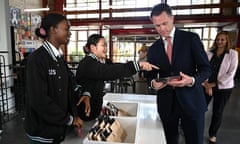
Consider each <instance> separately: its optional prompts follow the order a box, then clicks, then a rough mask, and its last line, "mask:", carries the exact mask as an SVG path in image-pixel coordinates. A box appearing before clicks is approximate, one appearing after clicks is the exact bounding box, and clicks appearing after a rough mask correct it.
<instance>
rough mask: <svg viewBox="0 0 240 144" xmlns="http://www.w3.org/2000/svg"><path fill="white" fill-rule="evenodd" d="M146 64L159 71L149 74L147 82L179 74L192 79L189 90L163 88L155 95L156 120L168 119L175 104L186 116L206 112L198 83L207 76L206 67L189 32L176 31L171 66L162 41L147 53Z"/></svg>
mask: <svg viewBox="0 0 240 144" xmlns="http://www.w3.org/2000/svg"><path fill="white" fill-rule="evenodd" d="M148 62H150V63H151V64H154V65H156V66H159V68H160V69H159V70H155V71H151V72H149V75H148V78H149V80H152V79H155V78H156V77H157V73H159V75H160V77H166V76H175V75H179V72H180V71H181V72H183V73H185V74H187V75H189V76H193V77H194V78H195V84H194V85H193V86H192V87H188V86H185V87H176V88H172V87H170V86H166V87H164V88H163V89H160V90H158V92H157V95H158V97H157V104H158V112H159V114H160V116H161V117H162V118H163V117H168V116H169V115H170V114H171V113H172V112H173V109H172V108H173V107H174V104H176V102H178V103H179V105H180V107H181V109H182V111H183V112H184V113H185V114H188V115H190V116H193V115H196V114H200V113H201V114H202V113H204V112H205V111H206V110H207V105H206V101H205V96H204V92H203V88H202V82H203V81H204V80H206V79H207V78H208V77H209V76H210V73H211V67H210V63H209V61H208V58H207V55H206V52H205V50H204V48H203V44H202V42H201V40H200V38H199V36H198V35H197V34H195V33H192V32H187V31H182V30H178V29H176V31H175V35H174V41H173V50H172V65H171V64H170V63H169V61H168V57H167V54H166V51H165V48H164V42H163V40H162V38H160V39H159V40H157V41H156V42H155V43H154V44H153V45H152V46H151V47H150V48H149V51H148Z"/></svg>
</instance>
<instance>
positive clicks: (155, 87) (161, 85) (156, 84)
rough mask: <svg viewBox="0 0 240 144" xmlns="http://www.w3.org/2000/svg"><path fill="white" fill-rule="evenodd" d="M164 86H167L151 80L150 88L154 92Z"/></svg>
mask: <svg viewBox="0 0 240 144" xmlns="http://www.w3.org/2000/svg"><path fill="white" fill-rule="evenodd" d="M165 86H167V83H164V82H157V81H156V80H155V79H153V80H152V87H153V88H154V89H155V90H160V89H162V88H164V87H165Z"/></svg>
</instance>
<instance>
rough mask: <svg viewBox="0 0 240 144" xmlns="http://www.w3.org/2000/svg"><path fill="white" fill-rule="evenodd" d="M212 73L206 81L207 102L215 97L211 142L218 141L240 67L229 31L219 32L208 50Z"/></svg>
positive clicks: (210, 128) (210, 134)
mask: <svg viewBox="0 0 240 144" xmlns="http://www.w3.org/2000/svg"><path fill="white" fill-rule="evenodd" d="M207 55H208V59H209V61H210V63H211V67H212V74H211V76H210V77H209V78H208V80H206V81H205V82H204V87H205V93H206V101H207V104H209V103H210V101H211V99H213V108H212V120H211V123H210V127H209V131H208V132H209V143H210V144H214V143H216V141H217V138H216V137H217V132H218V130H219V128H220V126H221V122H222V115H223V111H224V108H225V105H226V103H227V102H228V100H229V97H230V95H231V93H232V89H233V88H234V76H235V73H236V70H237V67H238V54H237V52H236V51H235V50H233V49H232V40H231V39H230V37H229V34H228V32H226V31H222V32H219V33H218V34H217V36H216V38H215V40H214V43H213V46H212V47H211V49H210V50H209V51H208V52H207Z"/></svg>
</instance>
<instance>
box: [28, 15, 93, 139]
mask: <svg viewBox="0 0 240 144" xmlns="http://www.w3.org/2000/svg"><path fill="white" fill-rule="evenodd" d="M69 29H70V24H69V22H68V20H67V19H66V17H65V16H63V15H61V14H57V13H51V14H48V15H46V16H45V17H44V18H43V19H42V22H41V26H40V28H37V29H36V31H35V32H36V35H37V36H39V37H40V38H43V39H44V40H45V41H44V43H43V45H42V46H41V47H40V48H38V49H37V50H35V51H34V52H33V53H32V54H31V55H29V57H28V63H27V69H26V73H27V75H26V118H25V121H24V127H25V131H26V135H27V137H28V138H29V143H30V144H60V143H61V142H62V141H63V140H64V136H65V132H66V128H67V126H71V125H73V126H75V127H78V128H80V127H81V126H82V125H83V121H82V120H81V119H80V118H79V117H78V116H77V115H76V103H74V100H73V97H72V95H71V94H72V93H73V91H72V89H73V88H74V87H75V86H74V85H72V84H73V82H72V81H73V80H74V79H72V73H71V72H70V70H69V69H68V67H67V65H66V63H65V61H64V59H63V58H62V51H61V48H60V46H61V45H65V44H67V43H68V42H69V38H70V36H71V32H70V31H69ZM82 101H83V102H84V103H85V105H86V109H85V111H84V114H86V115H88V113H89V112H90V107H89V97H87V96H82V97H81V98H80V100H79V103H80V102H82ZM85 112H87V113H85Z"/></svg>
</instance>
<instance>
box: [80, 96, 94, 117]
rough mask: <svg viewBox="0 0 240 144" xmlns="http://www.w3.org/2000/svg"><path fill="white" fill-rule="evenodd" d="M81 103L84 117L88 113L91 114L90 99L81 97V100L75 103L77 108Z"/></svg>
mask: <svg viewBox="0 0 240 144" xmlns="http://www.w3.org/2000/svg"><path fill="white" fill-rule="evenodd" d="M81 102H84V104H85V113H86V116H89V115H90V112H91V106H90V97H89V96H81V98H80V99H79V101H78V103H77V106H79V105H80V103H81Z"/></svg>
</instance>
